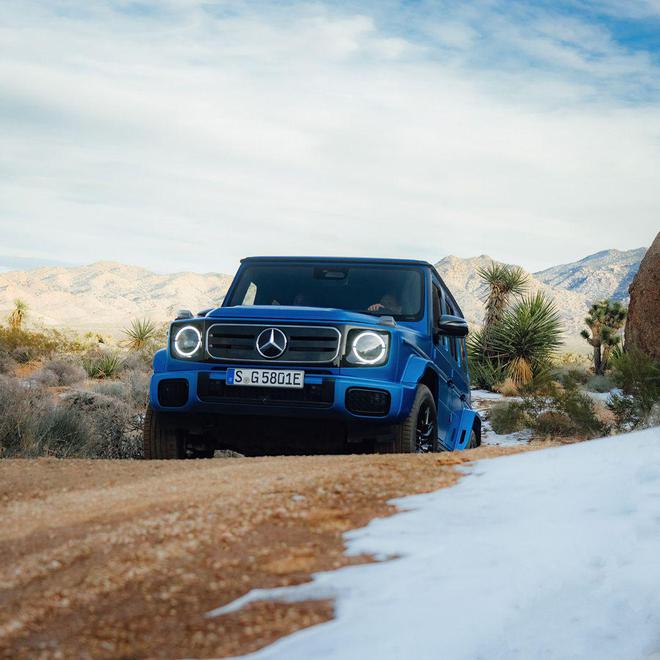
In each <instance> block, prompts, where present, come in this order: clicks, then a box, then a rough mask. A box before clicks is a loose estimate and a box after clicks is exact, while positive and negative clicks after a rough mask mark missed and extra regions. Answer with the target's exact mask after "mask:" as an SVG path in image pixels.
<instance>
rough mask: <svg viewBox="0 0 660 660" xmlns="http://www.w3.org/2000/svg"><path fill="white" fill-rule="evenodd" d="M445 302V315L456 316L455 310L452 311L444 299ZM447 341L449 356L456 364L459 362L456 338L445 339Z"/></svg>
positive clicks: (451, 306) (451, 307) (452, 308)
mask: <svg viewBox="0 0 660 660" xmlns="http://www.w3.org/2000/svg"><path fill="white" fill-rule="evenodd" d="M445 302H446V305H447V314H451V315H452V316H455V315H456V310H455V309H454V306H453V305H452V304H451V302H449V300H447V299H446V298H445ZM447 340H448V342H449V352H450V353H451V356H452V357H453V358H454V360H455V361H456V362H459V357H458V350H459V349H458V338H457V337H447Z"/></svg>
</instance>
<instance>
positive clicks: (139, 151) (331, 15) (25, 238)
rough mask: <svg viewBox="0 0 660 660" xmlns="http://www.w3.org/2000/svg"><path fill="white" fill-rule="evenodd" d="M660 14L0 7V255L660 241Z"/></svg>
mask: <svg viewBox="0 0 660 660" xmlns="http://www.w3.org/2000/svg"><path fill="white" fill-rule="evenodd" d="M659 220H660V0H648V1H642V0H601V1H600V2H590V1H588V0H557V1H552V2H550V1H548V2H543V1H534V2H517V1H516V0H482V1H476V2H464V1H460V2H459V1H455V2H442V1H437V2H424V1H421V0H420V1H416V0H406V1H403V0H402V1H399V2H395V1H390V0H377V1H374V2H368V1H365V2H290V1H286V0H279V1H277V2H261V1H259V0H252V1H249V2H242V1H240V0H236V1H222V0H218V1H216V0H205V1H202V0H199V1H197V0H158V1H152V0H142V1H135V2H133V1H128V0H114V1H104V2H103V1H100V0H78V1H77V2H74V1H72V0H41V1H38V0H3V1H2V2H1V3H0V253H2V254H4V255H7V256H8V257H11V258H14V259H22V260H30V262H31V263H32V262H35V261H39V260H43V261H44V262H48V263H53V262H55V261H57V262H64V263H75V264H79V263H89V262H92V261H97V260H114V261H122V262H125V263H131V264H136V265H142V266H145V267H147V268H151V269H153V270H156V271H160V272H171V271H179V270H193V271H199V272H207V271H221V272H231V271H232V270H233V269H234V268H235V267H236V265H237V263H238V260H239V259H240V258H241V257H244V256H248V255H255V254H313V255H353V256H385V257H389V256H392V257H410V258H420V259H429V260H431V261H437V260H438V259H440V258H441V257H444V256H446V255H448V254H455V255H458V256H461V257H469V256H475V255H479V254H489V255H491V256H493V257H495V258H497V259H499V260H502V261H507V262H511V263H519V264H521V265H523V266H525V267H526V268H528V269H529V270H539V269H541V268H545V267H548V266H552V265H555V264H557V263H565V262H569V261H573V260H575V259H578V258H581V257H584V256H586V255H588V254H591V253H593V252H597V251H599V250H602V249H606V248H618V249H632V248H638V247H641V246H647V245H649V244H650V243H651V241H652V239H653V237H654V235H655V233H656V232H657V231H658V228H659V226H660V222H659Z"/></svg>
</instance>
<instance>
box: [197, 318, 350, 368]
mask: <svg viewBox="0 0 660 660" xmlns="http://www.w3.org/2000/svg"><path fill="white" fill-rule="evenodd" d="M269 328H278V329H279V330H281V331H282V332H284V334H285V335H286V338H287V348H286V350H285V352H284V353H283V354H282V355H281V356H280V357H278V358H275V359H270V360H269V359H266V358H264V357H262V356H261V355H260V354H259V353H258V352H257V349H256V345H255V344H256V339H257V337H258V336H259V334H260V333H261V332H262V331H263V330H266V329H269ZM340 344H341V332H340V331H339V329H338V328H335V327H334V326H327V325H326V326H314V325H305V326H301V325H285V324H272V325H271V324H269V325H266V324H264V323H254V324H252V323H250V324H247V323H246V324H243V323H214V324H212V325H211V326H209V328H208V330H207V332H206V351H207V353H208V355H209V357H210V358H211V359H212V360H222V361H228V362H229V361H231V362H260V363H264V364H292V363H295V364H314V363H330V362H333V361H335V360H336V359H337V357H338V355H339V349H340Z"/></svg>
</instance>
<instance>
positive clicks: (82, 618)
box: [0, 447, 527, 658]
mask: <svg viewBox="0 0 660 660" xmlns="http://www.w3.org/2000/svg"><path fill="white" fill-rule="evenodd" d="M526 448H527V447H506V448H505V447H483V448H480V449H477V450H473V451H470V452H462V453H456V454H435V455H410V456H395V455H378V456H316V457H277V458H276V457H273V458H251V459H248V458H239V459H213V460H205V461H154V462H141V461H135V462H133V461H89V460H56V459H36V460H5V461H0V521H1V525H0V556H2V562H0V657H6V658H39V657H44V658H51V657H52V658H72V657H75V658H87V657H89V658H92V657H93V658H97V657H103V658H106V657H107V658H138V657H139V658H141V657H167V658H172V657H222V656H226V655H234V654H238V653H243V652H247V651H250V650H255V649H257V648H260V647H261V646H263V645H265V644H267V643H269V642H271V641H273V640H274V639H276V638H278V637H280V636H282V635H284V634H287V633H289V632H291V631H293V630H296V629H299V628H301V627H305V626H309V625H312V624H314V623H317V622H320V621H323V620H327V619H328V618H330V617H331V616H332V603H330V602H325V601H322V602H316V601H315V602H307V603H302V604H275V603H263V604H256V605H253V606H250V607H248V608H246V609H245V610H243V611H240V612H236V613H232V614H229V615H226V616H223V617H218V618H215V619H207V618H205V617H204V614H205V613H206V612H208V611H209V610H211V609H213V608H215V607H218V606H220V605H223V604H225V603H228V602H230V601H232V600H234V599H235V598H237V597H238V596H240V595H242V594H243V593H245V592H247V591H249V590H250V589H252V588H255V587H273V586H280V585H287V584H292V583H298V582H302V581H305V580H307V579H308V577H309V575H310V573H312V572H314V571H318V570H327V569H332V568H337V567H340V566H343V565H346V564H347V563H349V562H355V561H367V560H368V558H367V557H364V558H358V559H355V558H353V559H350V560H349V559H347V558H346V557H344V555H343V543H342V533H343V532H345V531H346V530H348V529H352V528H355V527H359V526H362V525H364V524H366V523H367V522H368V521H369V520H370V519H372V518H373V517H376V516H383V515H387V514H389V513H392V512H393V508H392V507H391V506H389V505H388V504H387V500H388V499H390V498H392V497H397V496H401V495H407V494H413V493H419V492H425V491H429V490H433V489H437V488H440V487H444V486H450V485H452V484H453V483H455V482H456V480H457V479H458V478H459V475H458V472H457V471H456V469H455V466H456V465H460V464H461V463H463V462H466V461H469V460H474V459H476V458H488V457H493V456H497V455H501V454H508V453H513V452H516V451H522V450H524V449H526Z"/></svg>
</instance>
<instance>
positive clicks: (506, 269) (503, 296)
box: [477, 262, 528, 328]
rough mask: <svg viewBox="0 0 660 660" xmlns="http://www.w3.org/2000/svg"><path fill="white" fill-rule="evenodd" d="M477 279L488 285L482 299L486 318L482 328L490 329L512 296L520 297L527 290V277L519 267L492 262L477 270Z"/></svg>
mask: <svg viewBox="0 0 660 660" xmlns="http://www.w3.org/2000/svg"><path fill="white" fill-rule="evenodd" d="M477 274H478V275H479V277H480V278H481V279H482V280H483V281H484V282H485V283H486V284H487V285H488V293H487V294H486V297H485V299H484V302H485V304H486V317H485V319H484V328H490V327H492V326H493V325H494V324H495V323H497V322H498V321H499V320H500V319H501V318H502V315H503V314H504V310H505V309H506V308H507V306H508V304H509V301H510V300H511V297H512V296H521V295H522V294H523V293H524V292H525V289H526V288H527V279H528V278H527V275H526V273H525V271H524V270H523V269H522V268H520V266H507V265H505V264H497V263H495V262H492V263H491V264H490V265H489V266H482V267H481V268H478V269H477Z"/></svg>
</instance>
